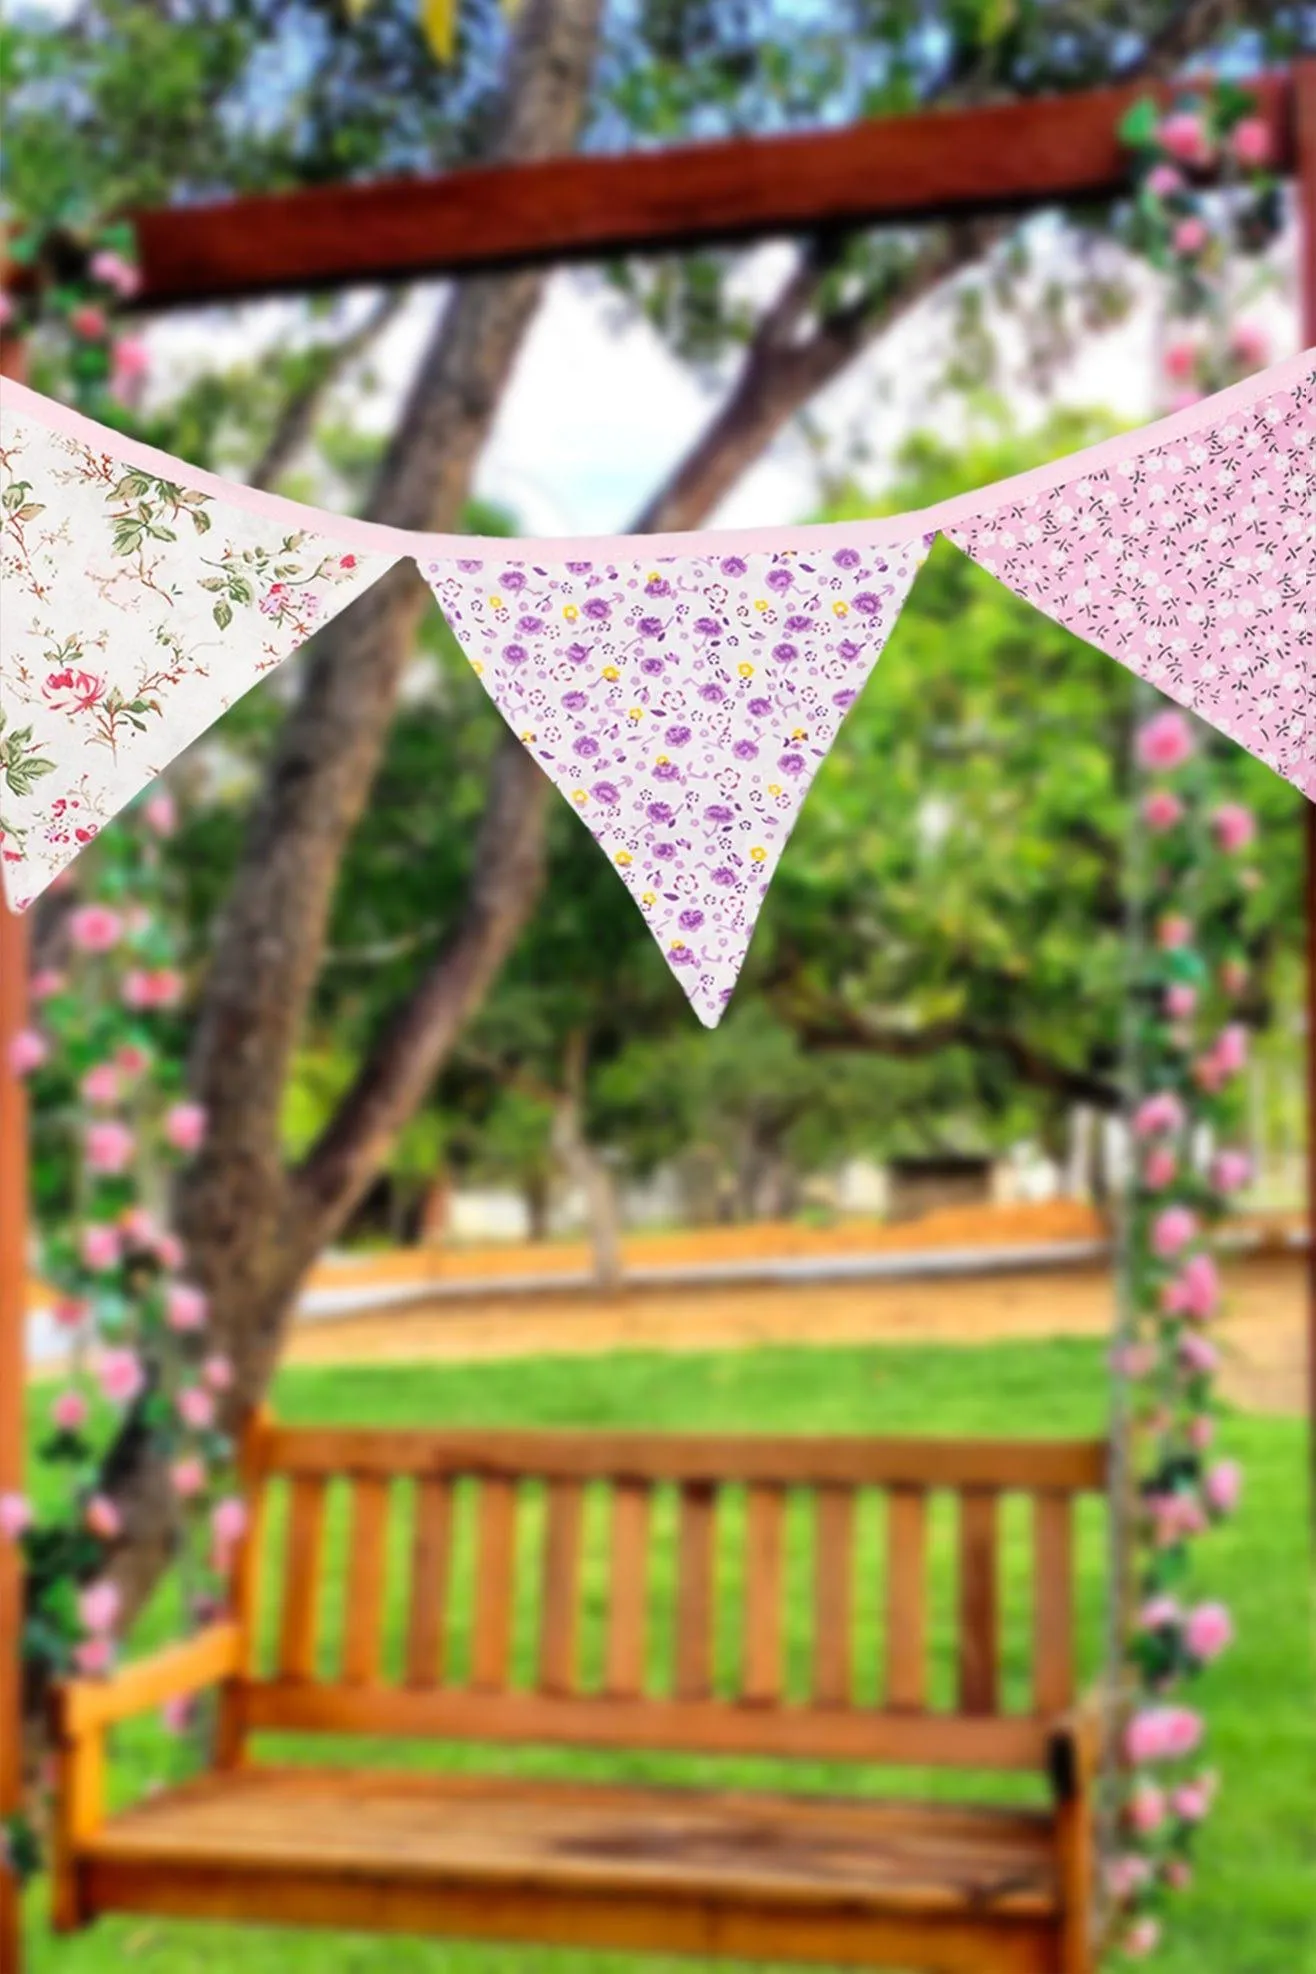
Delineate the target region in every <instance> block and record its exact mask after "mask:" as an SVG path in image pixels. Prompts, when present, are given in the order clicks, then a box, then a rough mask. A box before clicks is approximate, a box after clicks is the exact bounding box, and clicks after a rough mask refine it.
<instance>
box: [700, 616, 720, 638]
mask: <svg viewBox="0 0 1316 1974" xmlns="http://www.w3.org/2000/svg"><path fill="white" fill-rule="evenodd" d="M695 629H696V630H697V631H698V633H699V635H700V637H721V635H722V626H721V624H719V622H718V621H717V618H716V617H696V618H695Z"/></svg>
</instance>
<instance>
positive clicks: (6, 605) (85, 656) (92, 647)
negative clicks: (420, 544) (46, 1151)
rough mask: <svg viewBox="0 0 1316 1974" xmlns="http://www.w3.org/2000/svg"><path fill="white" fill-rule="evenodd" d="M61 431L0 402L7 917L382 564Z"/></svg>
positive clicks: (101, 433) (1, 831)
mask: <svg viewBox="0 0 1316 1974" xmlns="http://www.w3.org/2000/svg"><path fill="white" fill-rule="evenodd" d="M79 422H80V423H81V424H82V425H84V426H85V429H86V433H87V436H86V437H83V436H82V435H80V434H74V433H71V432H69V431H62V430H57V429H51V428H50V427H49V426H47V425H46V424H44V423H38V422H37V421H36V420H35V419H33V418H29V417H27V416H25V415H24V413H23V411H22V410H21V409H19V408H18V407H16V406H15V405H13V404H12V403H11V402H9V401H6V403H5V408H4V422H3V426H2V427H0V579H2V580H3V606H2V609H0V635H2V638H3V643H2V645H0V858H3V864H4V879H5V888H6V890H7V892H8V894H9V896H10V898H11V899H12V901H13V903H14V905H15V906H16V907H17V908H18V909H20V910H21V909H22V908H23V907H24V906H25V905H26V904H28V903H29V902H30V901H31V900H32V899H33V898H34V897H36V896H37V895H38V893H40V892H41V891H43V890H44V889H45V887H46V886H47V885H48V884H49V883H50V882H51V880H52V879H53V878H55V877H57V876H58V875H59V873H60V871H62V870H63V869H64V868H65V866H66V865H67V864H69V863H71V862H72V860H73V858H74V857H75V856H77V854H78V852H79V850H81V849H82V848H83V846H84V845H85V844H87V843H89V842H91V841H92V839H93V838H94V837H95V836H96V835H97V833H98V831H99V830H100V829H101V827H102V826H103V825H104V824H105V823H106V822H108V821H109V820H110V818H111V817H112V816H114V815H115V814H116V812H117V811H118V810H120V809H121V808H123V807H124V805H125V804H126V803H128V802H130V801H131V800H132V799H133V797H134V796H135V795H137V794H139V793H140V792H141V790H142V789H143V788H145V787H146V786H147V785H148V783H150V782H151V781H153V780H154V779H155V777H156V776H157V775H158V774H160V773H161V772H162V770H163V769H165V768H167V767H168V765H169V763H170V762H171V761H172V760H173V759H174V758H175V757H176V756H177V755H178V754H180V753H181V752H182V751H183V749H184V748H185V747H187V746H189V745H190V744H191V742H192V741H194V740H195V739H196V738H197V736H198V735H199V734H201V733H203V732H204V731H205V729H206V728H207V727H208V726H210V725H211V724H212V722H213V721H215V720H217V719H218V718H219V716H220V714H221V713H223V712H224V711H225V710H226V709H227V708H228V707H229V706H231V705H232V704H233V702H234V701H235V700H236V699H240V698H241V697H242V695H243V693H245V692H247V691H248V690H249V689H250V688H251V687H252V686H253V685H255V683H256V681H257V680H258V679H260V678H262V677H263V676H264V675H265V673H266V672H268V671H270V670H271V669H272V668H273V667H274V666H276V665H278V664H280V663H281V662H282V661H283V659H285V658H287V657H288V656H289V654H290V653H291V652H293V651H295V650H296V649H297V647H298V646H299V645H300V644H303V643H305V641H306V639H307V638H308V637H309V636H310V634H311V632H312V631H313V630H315V629H316V628H317V627H318V626H319V625H320V624H322V623H324V622H325V621H326V619H328V618H330V617H333V616H335V615H337V613H338V612H339V611H340V610H342V609H343V608H345V606H346V605H347V604H348V603H350V602H351V601H352V599H353V597H355V596H358V595H359V594H360V593H361V591H362V590H363V589H366V588H367V587H368V586H369V585H370V584H371V583H373V582H374V581H375V579H376V578H377V577H378V576H380V575H382V574H383V572H384V570H385V569H387V568H389V567H390V566H391V565H392V563H394V562H395V561H397V559H398V558H397V556H396V554H388V553H377V552H371V551H368V550H352V549H348V550H346V551H345V550H344V549H343V547H342V545H341V543H339V542H336V541H334V540H332V539H331V538H329V537H327V536H323V535H320V534H317V533H315V532H313V531H312V530H310V529H308V528H306V527H304V526H303V525H300V520H301V516H300V515H299V513H298V510H296V509H295V508H293V507H292V506H291V504H289V503H277V502H272V503H270V508H271V510H273V511H265V510H253V511H246V510H245V509H244V508H243V507H242V506H240V505H238V504H236V502H235V501H230V500H225V499H223V498H222V497H221V498H217V497H216V496H215V494H213V493H211V492H208V491H206V490H205V488H204V487H203V486H202V485H198V484H197V482H198V481H199V480H204V479H205V478H206V476H202V475H198V474H196V473H194V472H192V471H191V470H190V469H187V468H184V467H183V466H182V465H181V462H177V461H174V460H171V459H169V458H168V457H167V456H166V455H163V454H157V455H151V454H149V452H148V449H147V448H144V447H138V446H133V445H132V443H131V442H130V441H128V442H118V441H117V440H116V435H114V434H112V433H109V432H107V431H105V430H104V429H103V428H100V427H97V426H94V425H92V424H90V422H89V421H86V420H83V421H79ZM95 441H107V442H109V443H110V444H111V445H113V448H114V449H113V450H108V449H106V448H105V446H104V445H103V444H101V443H97V442H95ZM143 460H149V462H150V463H149V465H148V464H144V463H140V462H142V461H143ZM175 475H177V477H175ZM285 508H286V512H281V511H279V510H280V509H285Z"/></svg>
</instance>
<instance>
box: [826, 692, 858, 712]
mask: <svg viewBox="0 0 1316 1974" xmlns="http://www.w3.org/2000/svg"><path fill="white" fill-rule="evenodd" d="M857 698H858V694H857V693H854V692H850V691H846V692H834V693H833V694H832V704H833V706H839V707H840V709H841V711H842V712H843V713H848V712H849V710H850V708H851V707H852V706H853V705H854V703H855V700H856V699H857Z"/></svg>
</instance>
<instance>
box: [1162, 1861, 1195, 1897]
mask: <svg viewBox="0 0 1316 1974" xmlns="http://www.w3.org/2000/svg"><path fill="white" fill-rule="evenodd" d="M1161 1876H1162V1877H1163V1878H1164V1880H1165V1882H1166V1884H1167V1885H1168V1886H1169V1888H1170V1890H1171V1891H1172V1892H1186V1891H1187V1890H1188V1887H1189V1886H1190V1885H1191V1884H1192V1882H1193V1867H1192V1865H1191V1864H1189V1862H1188V1860H1187V1858H1186V1857H1172V1858H1167V1859H1166V1861H1165V1868H1164V1870H1163V1871H1162V1873H1161Z"/></svg>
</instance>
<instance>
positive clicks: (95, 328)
mask: <svg viewBox="0 0 1316 1974" xmlns="http://www.w3.org/2000/svg"><path fill="white" fill-rule="evenodd" d="M108 326H109V325H108V323H107V321H106V319H105V311H104V309H103V308H97V307H96V306H95V305H94V304H93V303H92V302H84V303H83V304H82V306H81V308H75V309H70V311H69V328H70V329H71V330H72V331H73V333H74V335H75V336H82V337H84V338H85V339H86V341H87V342H89V343H92V342H95V341H97V340H98V338H100V337H101V336H103V335H104V334H105V332H106V329H107V328H108Z"/></svg>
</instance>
